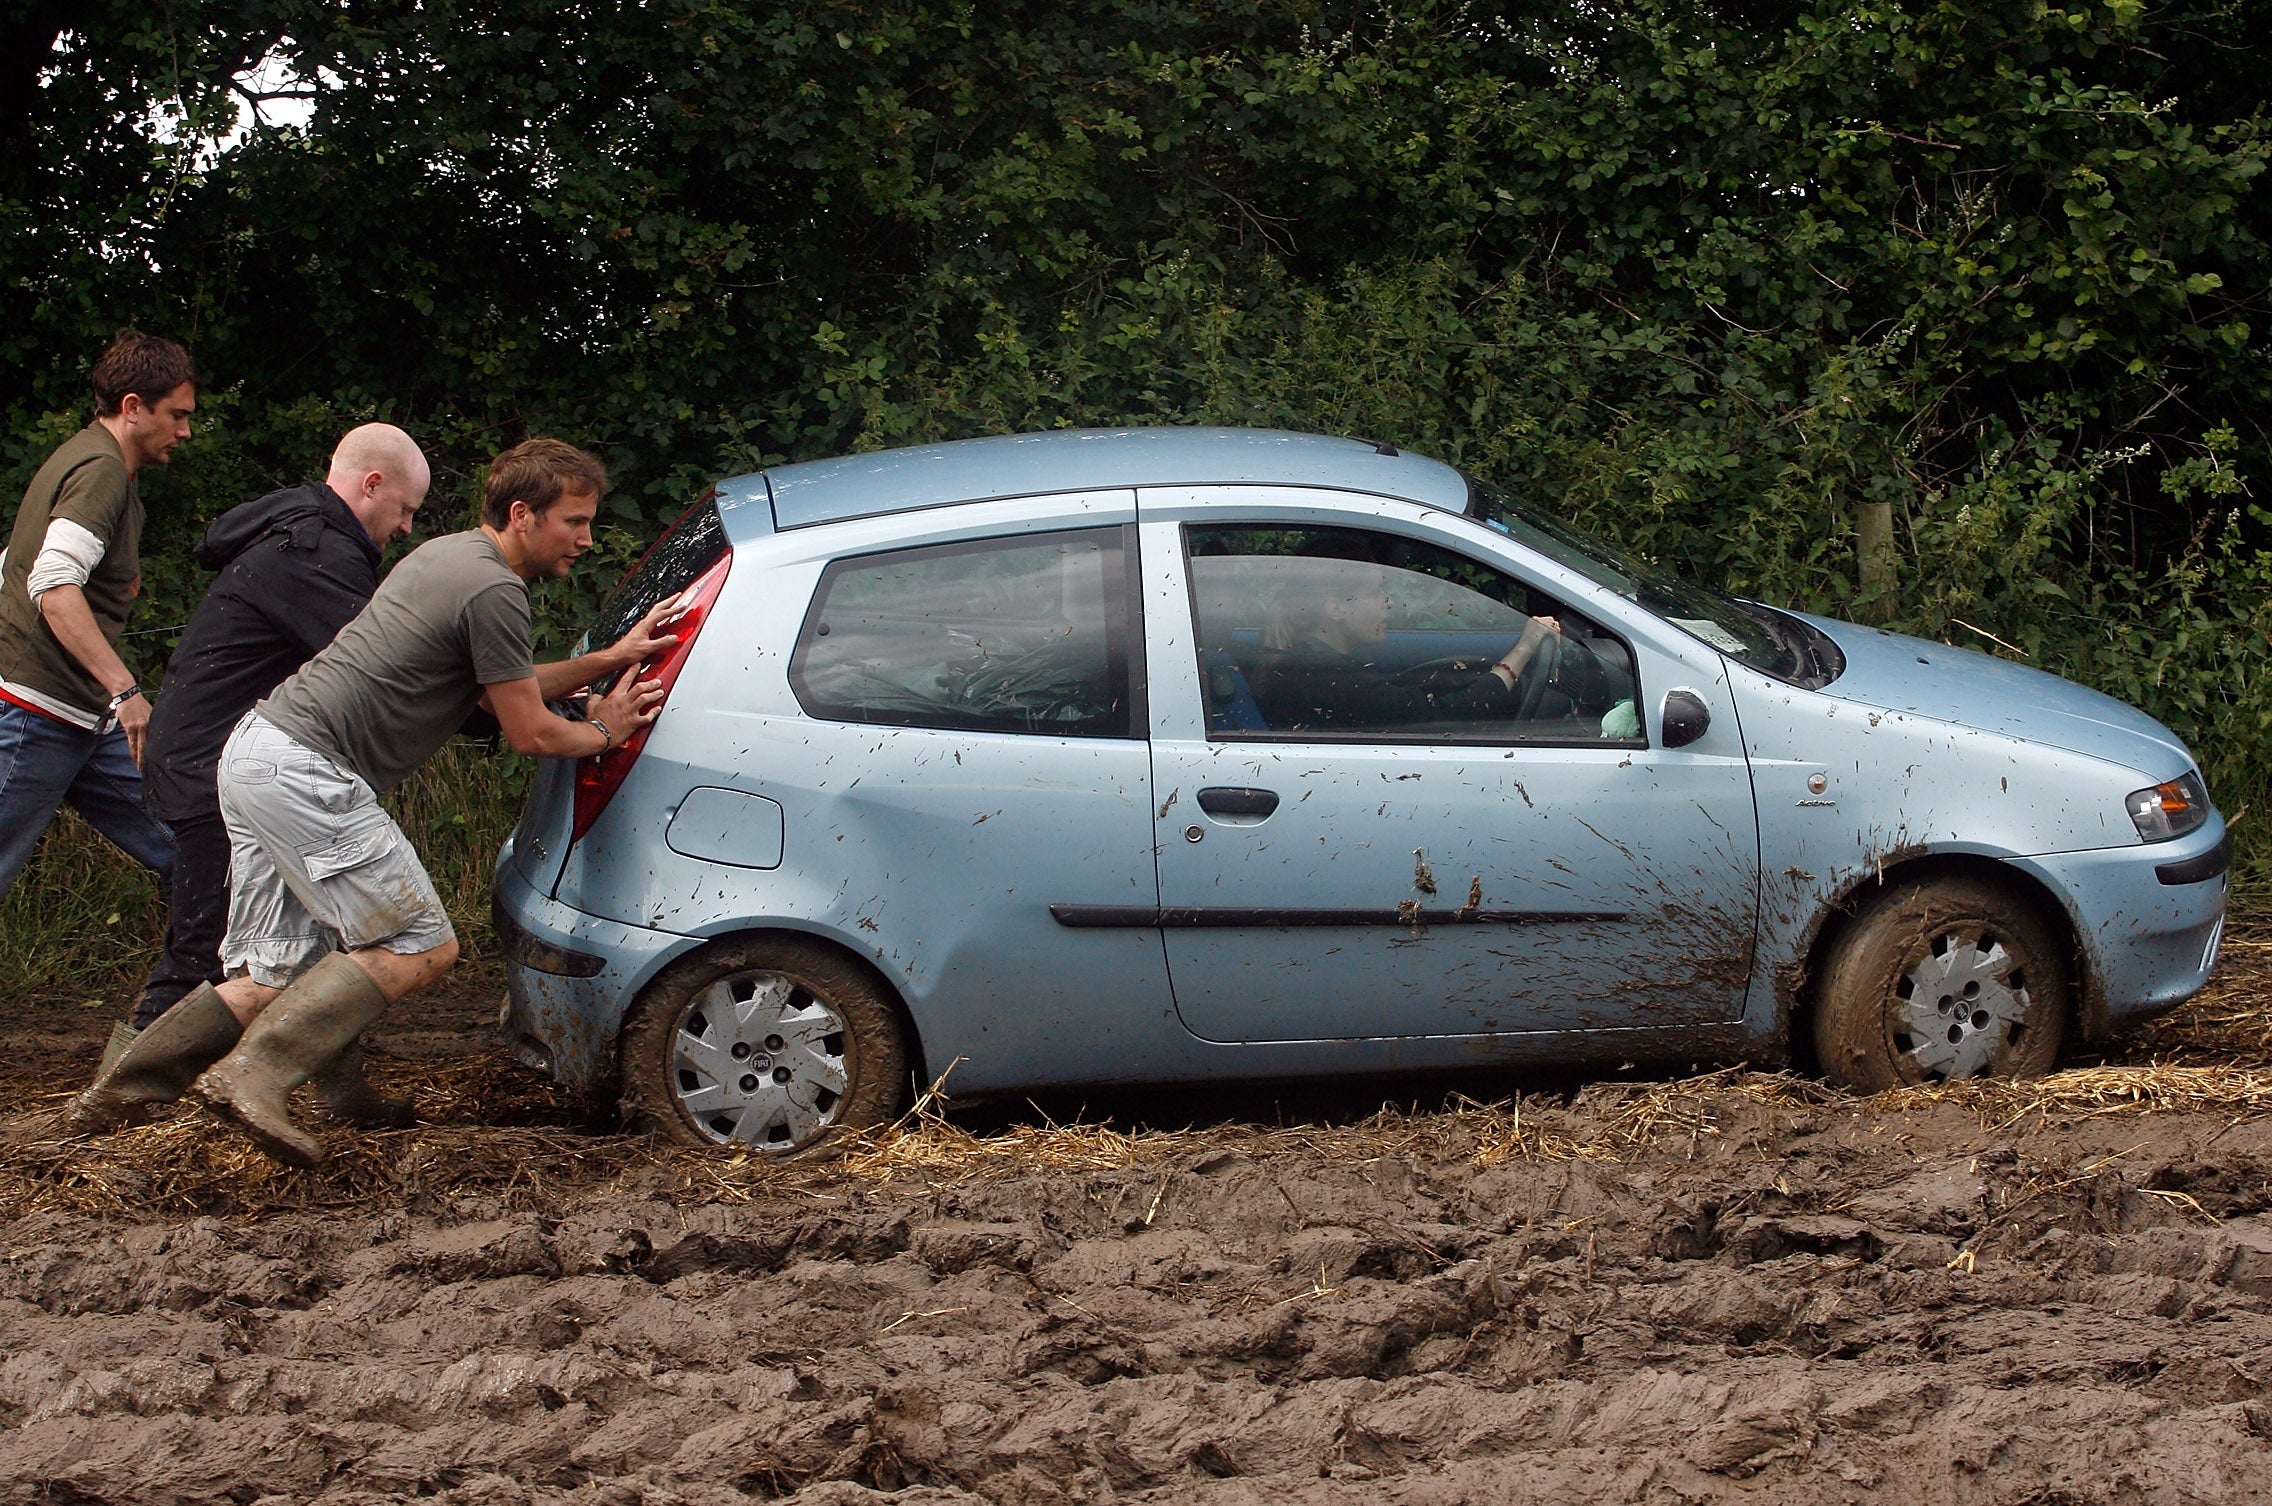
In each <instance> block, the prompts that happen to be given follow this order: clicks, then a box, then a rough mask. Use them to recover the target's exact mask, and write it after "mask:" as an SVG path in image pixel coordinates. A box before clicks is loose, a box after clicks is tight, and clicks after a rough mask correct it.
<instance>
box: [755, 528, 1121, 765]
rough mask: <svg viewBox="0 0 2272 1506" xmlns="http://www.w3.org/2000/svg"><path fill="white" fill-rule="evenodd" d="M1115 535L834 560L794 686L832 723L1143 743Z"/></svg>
mask: <svg viewBox="0 0 2272 1506" xmlns="http://www.w3.org/2000/svg"><path fill="white" fill-rule="evenodd" d="M1128 557H1129V550H1128V548H1127V541H1126V539H1125V537H1124V530H1123V529H1120V528H1090V529H1081V530H1077V531H1070V532H1063V533H1048V534H1026V535H1021V536H1018V537H1015V538H1005V539H986V540H981V541H978V542H975V543H963V544H946V545H936V546H931V547H926V548H919V549H900V550H894V551H892V552H891V553H888V554H870V555H861V556H858V557H855V558H851V559H841V560H837V561H836V562H834V563H833V564H831V565H830V566H829V567H828V569H827V570H826V571H825V572H823V574H822V576H821V582H820V589H819V590H818V591H817V592H815V593H814V596H813V604H812V609H811V610H810V611H809V612H807V613H806V614H805V623H804V627H803V628H802V630H801V631H800V632H799V633H798V635H797V647H796V651H795V653H794V654H793V655H792V657H791V659H790V663H789V683H790V687H791V689H792V690H794V691H795V693H796V696H797V700H798V703H799V704H801V705H802V706H803V707H804V708H805V710H806V711H807V712H808V713H810V714H811V715H813V716H816V717H822V718H825V719H827V720H830V721H845V722H876V723H881V724H884V725H888V726H899V727H956V728H964V729H968V730H973V731H991V732H1027V733H1041V734H1046V735H1050V736H1056V737H1129V736H1134V735H1138V734H1137V733H1135V732H1134V731H1132V728H1133V726H1134V712H1133V707H1132V705H1131V698H1130V680H1131V676H1130V672H1129V650H1128V645H1129V643H1130V642H1131V641H1132V634H1131V631H1130V622H1129V615H1130V609H1129V602H1130V600H1131V596H1132V593H1131V592H1130V591H1129V590H1128V583H1127V561H1128Z"/></svg>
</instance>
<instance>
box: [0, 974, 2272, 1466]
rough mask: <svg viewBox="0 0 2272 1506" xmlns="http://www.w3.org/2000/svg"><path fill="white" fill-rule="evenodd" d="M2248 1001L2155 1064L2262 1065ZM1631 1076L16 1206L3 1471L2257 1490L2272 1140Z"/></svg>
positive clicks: (2264, 1424)
mask: <svg viewBox="0 0 2272 1506" xmlns="http://www.w3.org/2000/svg"><path fill="white" fill-rule="evenodd" d="M2250 955H2252V956H2255V955H2257V954H2250ZM2258 960H2259V961H2261V958H2260V957H2259V959H2258ZM2262 982H2263V979H2262V977H2261V976H2260V975H2257V974H2249V975H2247V977H2245V978H2243V979H2241V980H2240V981H2239V983H2237V984H2236V983H2235V982H2234V981H2233V980H2231V979H2229V978H2228V979H2227V981H2226V983H2225V985H2224V987H2223V990H2222V992H2221V993H2220V994H2218V995H2214V996H2212V997H2211V998H2210V999H2209V1000H2208V1001H2206V1003H2205V1005H2204V1007H2203V1009H2202V1010H2200V1011H2198V1012H2196V1014H2195V1015H2193V1016H2192V1017H2191V1019H2192V1024H2191V1025H2188V1024H2187V1022H2186V1021H2185V1020H2180V1021H2179V1022H2177V1023H2176V1024H2174V1025H2172V1026H2169V1027H2165V1029H2164V1030H2163V1031H2161V1032H2157V1033H2156V1034H2155V1035H2154V1036H2152V1037H2149V1038H2147V1039H2145V1040H2144V1041H2141V1042H2138V1043H2133V1044H2132V1045H2131V1046H2130V1047H2128V1048H2126V1049H2127V1050H2129V1051H2131V1052H2133V1053H2135V1054H2138V1055H2141V1056H2143V1055H2153V1056H2167V1055H2170V1054H2171V1053H2172V1049H2173V1047H2172V1042H2173V1041H2176V1042H2181V1043H2182V1042H2185V1041H2190V1042H2192V1043H2193V1045H2192V1048H2191V1049H2192V1050H2193V1052H2194V1055H2195V1056H2196V1058H2203V1059H2205V1057H2206V1056H2207V1055H2209V1054H2211V1053H2210V1051H2209V1047H2208V1045H2204V1044H2203V1043H2210V1044H2215V1043H2220V1042H2221V1043H2222V1045H2219V1046H2218V1047H2217V1049H2219V1050H2223V1051H2224V1052H2225V1057H2224V1058H2223V1059H2225V1060H2228V1061H2230V1062H2233V1063H2235V1064H2240V1063H2241V1062H2242V1061H2243V1058H2244V1057H2245V1056H2246V1054H2247V1053H2248V1052H2251V1051H2254V1050H2255V1049H2256V1048H2255V1047H2254V1046H2253V1045H2251V1044H2250V1043H2251V1042H2253V1041H2254V1040H2256V1039H2257V1037H2256V1036H2255V1035H2254V1034H2252V1033H2251V1032H2254V1031H2257V1030H2258V1029H2260V1027H2261V1023H2262V1022H2261V1020H2260V1019H2259V1017H2258V1015H2257V1014H2256V1013H2254V1012H2253V1006H2250V1007H2248V1008H2240V1007H2236V1005H2235V1000H2236V999H2242V998H2244V997H2246V998H2254V997H2256V995H2254V994H2251V993H2250V992H2249V990H2250V989H2258V988H2261V985H2262ZM2188 1031H2190V1034H2187V1033H2186V1032H2188ZM2170 1032H2178V1033H2177V1034H2175V1035H2173V1034H2171V1033H2170ZM2219 1032H2223V1033H2222V1034H2220V1033H2219ZM2236 1042H2237V1043H2238V1044H2237V1045H2236V1044H2235V1043H2236ZM2254 1064H2255V1065H2256V1066H2258V1067H2262V1066H2263V1065H2264V1062H2263V1060H2262V1057H2261V1055H2259V1056H2257V1057H2256V1059H2255V1062H2254ZM391 1070H393V1071H396V1072H398V1073H413V1072H416V1073H427V1074H428V1075H431V1074H430V1070H429V1069H427V1068H422V1067H418V1066H416V1064H410V1063H404V1062H401V1061H399V1060H398V1061H397V1062H395V1063H393V1064H391ZM1648 1091H1649V1090H1646V1089H1636V1088H1628V1087H1621V1086H1604V1087H1597V1088H1594V1089H1589V1090H1587V1091H1585V1092H1583V1093H1580V1094H1578V1095H1577V1096H1576V1097H1575V1098H1574V1099H1572V1100H1568V1101H1559V1100H1557V1101H1545V1100H1524V1102H1523V1104H1522V1106H1521V1115H1520V1119H1519V1121H1518V1123H1517V1125H1516V1127H1515V1132H1514V1134H1513V1135H1512V1137H1511V1138H1510V1137H1509V1135H1508V1134H1507V1133H1506V1132H1505V1131H1506V1126H1505V1124H1504V1122H1503V1120H1502V1119H1485V1118H1482V1117H1478V1116H1467V1117H1463V1116H1462V1115H1460V1114H1458V1113H1445V1114H1418V1115H1398V1116H1383V1117H1382V1118H1380V1119H1379V1120H1375V1121H1366V1122H1363V1123H1357V1124H1353V1125H1348V1126H1344V1127H1342V1128H1339V1129H1333V1130H1319V1131H1318V1132H1317V1133H1315V1134H1307V1133H1305V1132H1303V1131H1289V1130H1272V1129H1268V1128H1264V1127H1260V1126H1254V1125H1247V1124H1238V1123H1232V1124H1227V1125H1222V1126H1218V1127H1216V1128H1214V1129H1212V1130H1208V1131H1203V1132H1194V1133H1187V1134H1185V1135H1183V1136H1178V1137H1163V1138H1161V1139H1160V1140H1158V1141H1155V1142H1152V1143H1153V1144H1154V1146H1155V1147H1164V1149H1161V1150H1160V1151H1159V1153H1158V1154H1155V1155H1151V1156H1150V1157H1149V1158H1146V1157H1144V1156H1138V1155H1135V1154H1133V1153H1132V1154H1131V1155H1130V1156H1129V1157H1128V1158H1127V1159H1128V1161H1129V1164H1121V1165H1097V1164H1093V1163H1089V1162H1080V1163H1073V1164H1063V1165H1050V1164H1047V1160H1046V1157H1045V1156H1042V1155H1039V1154H1036V1155H1034V1156H1032V1157H1030V1158H1029V1161H1028V1164H1027V1165H1025V1166H1024V1167H1023V1168H1022V1169H1020V1168H1018V1167H1015V1166H1011V1167H1009V1169H1007V1170H1002V1169H999V1168H997V1169H995V1170H990V1171H989V1172H988V1173H987V1174H986V1175H984V1176H973V1175H969V1174H967V1173H966V1172H957V1171H955V1170H953V1169H952V1168H951V1167H947V1166H945V1165H944V1164H943V1163H941V1162H940V1161H938V1160H936V1159H935V1158H934V1159H932V1160H928V1161H924V1160H910V1161H908V1162H907V1163H906V1165H905V1167H904V1169H903V1170H902V1171H901V1172H900V1173H899V1174H896V1175H894V1176H891V1177H889V1178H883V1177H876V1176H869V1175H865V1174H862V1175H855V1174H853V1173H852V1172H851V1171H849V1170H845V1171H839V1172H834V1173H832V1172H831V1171H830V1169H828V1168H815V1169H806V1170H800V1171H799V1172H797V1173H796V1174H795V1175H793V1176H787V1175H784V1176H778V1177H773V1178H771V1179H768V1178H767V1177H765V1176H762V1175H756V1176H743V1177H740V1178H739V1179H738V1180H737V1179H723V1178H721V1179H715V1180H709V1181H706V1180H704V1179H703V1178H701V1177H699V1176H691V1175H689V1174H687V1173H686V1171H685V1168H684V1165H683V1164H682V1163H675V1162H673V1161H671V1160H670V1159H669V1158H667V1157H664V1156H661V1155H646V1156H644V1158H642V1156H641V1155H640V1154H639V1153H637V1148H636V1147H635V1146H634V1147H631V1148H630V1149H628V1150H624V1151H623V1152H622V1154H621V1155H618V1156H617V1158H616V1159H614V1160H610V1161H606V1162H605V1164H604V1165H603V1166H601V1167H600V1169H599V1170H598V1171H595V1172H593V1173H591V1174H589V1175H587V1176H585V1177H584V1178H583V1179H582V1180H576V1179H574V1178H572V1177H564V1176H561V1175H557V1174H556V1175H555V1176H554V1179H553V1180H551V1181H549V1182H545V1181H540V1182H538V1183H536V1184H534V1185H532V1184H531V1183H530V1182H529V1181H528V1180H526V1179H525V1178H521V1179H518V1180H507V1179H506V1178H505V1177H504V1176H502V1175H500V1176H498V1177H497V1178H495V1179H494V1180H493V1181H492V1182H491V1183H489V1184H487V1185H486V1186H483V1185H480V1184H479V1182H478V1178H476V1177H474V1176H473V1175H472V1174H471V1173H472V1172H473V1171H474V1170H476V1169H475V1168H469V1167H466V1166H463V1165H456V1164H452V1163H451V1160H450V1158H452V1157H457V1158H464V1157H469V1156H476V1155H479V1154H480V1153H481V1149H482V1146H483V1144H484V1141H483V1138H482V1137H483V1135H484V1134H486V1135H488V1136H489V1137H490V1142H491V1143H495V1142H496V1141H498V1140H499V1139H501V1138H504V1137H507V1136H509V1134H510V1133H512V1132H509V1131H504V1130H495V1129H491V1130H487V1131H484V1130H483V1129H482V1127H481V1126H479V1125H474V1126H471V1127H468V1128H459V1129H446V1130H437V1131H435V1132H434V1134H433V1135H432V1136H429V1137H428V1138H427V1139H425V1140H423V1141H422V1140H421V1139H420V1135H421V1134H422V1133H423V1132H419V1131H413V1132H409V1133H408V1134H407V1135H405V1136H404V1137H402V1138H401V1139H399V1140H393V1139H390V1140H388V1141H386V1142H385V1143H384V1144H382V1145H381V1146H379V1147H378V1148H377V1149H375V1150H373V1151H371V1156H372V1158H373V1159H372V1164H373V1165H374V1166H377V1167H379V1168H381V1169H382V1170H386V1171H387V1172H388V1173H389V1174H390V1175H391V1176H392V1177H393V1180H392V1181H391V1182H382V1181H378V1180H366V1181H359V1182H356V1183H354V1184H353V1185H354V1187H355V1188H357V1189H361V1190H359V1191H356V1192H355V1194H354V1196H352V1197H335V1196H334V1194H333V1193H327V1192H325V1190H324V1185H325V1184H322V1183H320V1182H317V1181H311V1182H307V1183H304V1184H294V1185H295V1186H302V1187H304V1188H305V1191H304V1193H303V1194H302V1206H301V1207H300V1208H299V1209H298V1210H297V1211H285V1212H276V1213H269V1214H266V1215H263V1216H254V1215H250V1214H235V1215H228V1216H205V1217H196V1218H172V1219H156V1218H152V1219H147V1220H139V1219H135V1218H131V1217H122V1216H119V1215H117V1214H110V1215H103V1216H98V1215H93V1214H87V1213H76V1212H69V1211H46V1212H29V1213H23V1214H20V1215H19V1216H17V1217H14V1218H13V1219H11V1220H9V1221H8V1222H7V1223H6V1224H5V1225H0V1501H7V1502H25V1503H31V1502H42V1503H45V1502H130V1501H131V1502H154V1503H164V1502H191V1501H197V1502H210V1501H216V1500H221V1499H229V1500H233V1501H241V1502H248V1503H249V1502H255V1501H264V1502H270V1503H280V1502H284V1501H291V1502H303V1501H324V1502H331V1503H342V1506H346V1503H375V1502H382V1501H384V1502H392V1501H407V1500H435V1501H445V1502H453V1503H464V1506H476V1503H479V1506H502V1503H536V1502H544V1503H552V1502H576V1503H588V1506H601V1503H608V1506H619V1503H639V1502H643V1503H654V1506H661V1503H693V1506H708V1503H727V1502H735V1503H739V1502H747V1501H761V1500H782V1499H787V1500H793V1501H797V1502H801V1503H805V1506H819V1503H831V1506H838V1503H849V1502H866V1501H872V1500H875V1499H879V1498H882V1497H889V1498H891V1499H896V1500H902V1501H909V1502H949V1501H968V1500H984V1501H989V1502H1006V1503H1027V1502H1032V1503H1056V1502H1073V1501H1083V1502H1086V1501H1103V1500H1140V1501H1200V1502H1225V1503H1229V1502H1249V1501H1253V1502H1260V1501H1264V1500H1269V1501H1294V1502H1321V1503H1322V1502H1335V1503H1339V1502H1359V1501H1381V1500H1386V1501H1410V1502H1423V1501H1426V1502H1439V1501H1441V1502H1450V1501H1493V1502H1497V1501H1512V1502H1527V1501H1533V1500H1535V1501H1540V1502H1546V1501H1554V1502H1570V1501H1579V1502H1593V1501H1604V1502H1607V1501H1735V1500H1758V1499H1778V1500H1784V1499H1788V1500H1809V1501H1812V1500H1824V1501H1854V1502H1900V1503H1902V1506H1922V1503H1936V1502H1944V1501H1945V1502H1966V1503H1969V1502H1997V1503H2017V1502H2043V1503H2081V1502H2099V1501H2105V1502H2117V1501H2172V1502H2177V1501H2233V1502H2244V1501H2261V1500H2265V1499H2267V1498H2272V1485H2268V1484H2267V1482H2268V1481H2272V1390H2268V1388H2272V1120H2266V1119H2263V1118H2254V1117H2250V1115H2249V1114H2247V1113H2236V1112H2233V1111H2231V1109H2230V1108H2229V1106H2228V1107H2227V1108H2225V1109H2221V1110H2219V1111H2217V1112H2203V1111H2189V1110H2184V1109H2178V1110H2173V1111H2161V1112H2153V1113H2138V1112H2119V1113H2117V1112H2084V1111H2081V1110H2078V1109H2075V1108H2073V1107H2072V1106H2070V1107H2067V1108H2060V1107H2058V1106H2057V1105H2056V1103H2055V1102H2051V1101H2048V1100H2047V1104H2048V1106H2046V1107H2044V1108H2043V1109H2042V1110H2041V1111H2039V1112H2031V1113H2027V1114H2025V1115H2021V1116H2018V1117H2016V1118H2015V1117H2014V1116H2013V1115H2011V1114H2009V1113H2006V1112H2003V1111H2002V1110H1998V1111H1997V1112H1994V1113H1987V1112H1982V1111H1980V1110H1979V1107H1978V1105H1972V1106H1967V1105H1966V1104H1964V1103H1960V1102H1954V1101H1940V1102H1935V1101H1931V1100H1929V1099H1919V1100H1910V1101H1906V1102H1902V1103H1900V1104H1898V1105H1894V1104H1893V1102H1892V1101H1890V1100H1889V1101H1868V1100H1865V1101H1849V1100H1842V1099H1835V1098H1833V1097H1831V1096H1829V1095H1812V1096H1814V1097H1817V1098H1820V1099H1821V1100H1822V1101H1815V1102H1809V1101H1807V1098H1808V1096H1809V1095H1807V1094H1803V1093H1793V1092H1790V1091H1787V1090H1776V1091H1767V1090H1765V1089H1762V1088H1759V1087H1756V1086H1753V1085H1748V1080H1747V1079H1744V1078H1741V1077H1735V1076H1726V1075H1723V1076H1721V1077H1719V1078H1716V1079H1712V1080H1709V1081H1706V1082H1704V1083H1700V1084H1698V1085H1696V1086H1695V1088H1694V1090H1693V1092H1692V1093H1691V1094H1689V1096H1687V1097H1684V1098H1682V1099H1681V1100H1680V1102H1679V1104H1678V1105H1677V1112H1675V1113H1672V1114H1671V1115H1670V1116H1669V1117H1667V1118H1666V1119H1665V1120H1664V1122H1662V1123H1660V1124H1658V1125H1657V1126H1656V1127H1655V1128H1654V1129H1652V1130H1651V1131H1650V1132H1649V1133H1646V1134H1636V1133H1628V1132H1627V1131H1626V1129H1623V1128H1619V1127H1620V1126H1626V1127H1629V1126H1630V1124H1631V1122H1632V1117H1633V1113H1634V1109H1635V1104H1636V1098H1637V1095H1645V1094H1646V1093H1647V1092H1648ZM522 1122H527V1121H526V1120H523V1121H522ZM190 1128H193V1127H187V1128H175V1129H172V1130H169V1129H168V1128H167V1127H164V1126H161V1127H157V1128H154V1129H153V1130H149V1131H141V1132H137V1133H139V1134H144V1135H153V1136H155V1135H161V1134H166V1133H172V1134H174V1135H176V1136H177V1137H180V1138H182V1139H183V1141H184V1143H187V1141H188V1140H189V1139H190V1138H191V1137H190V1132H189V1131H190ZM1613 1130H1615V1131H1616V1132H1615V1133H1612V1131H1613ZM198 1143H199V1144H203V1142H202V1141H200V1142H198ZM613 1143H614V1144H616V1145H617V1146H618V1148H619V1149H620V1148H621V1146H622V1143H621V1142H613ZM1031 1143H1033V1144H1035V1145H1045V1144H1051V1143H1056V1142H1053V1141H1050V1140H1049V1139H1048V1137H1047V1136H1044V1135H1036V1136H1035V1137H1033V1139H1032V1142H1031ZM1123 1143H1126V1142H1123ZM1139 1148H1141V1145H1140V1143H1139ZM469 1188H472V1189H474V1190H468V1189H469ZM327 1198H332V1200H334V1201H335V1202H336V1203H337V1206H330V1207H326V1206H322V1204H323V1202H324V1201H325V1200H326V1199H327Z"/></svg>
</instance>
